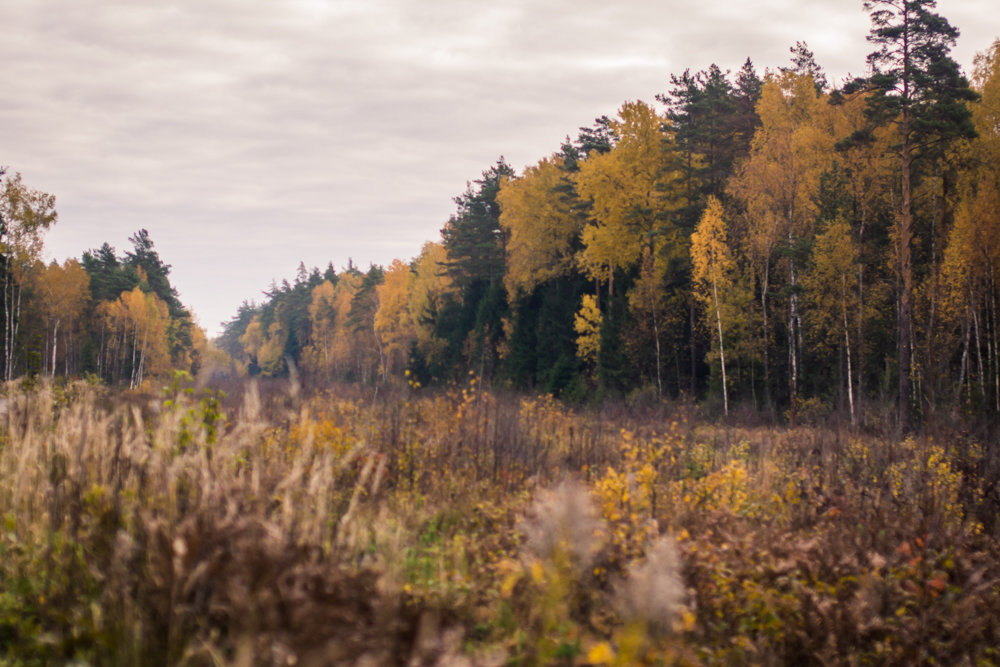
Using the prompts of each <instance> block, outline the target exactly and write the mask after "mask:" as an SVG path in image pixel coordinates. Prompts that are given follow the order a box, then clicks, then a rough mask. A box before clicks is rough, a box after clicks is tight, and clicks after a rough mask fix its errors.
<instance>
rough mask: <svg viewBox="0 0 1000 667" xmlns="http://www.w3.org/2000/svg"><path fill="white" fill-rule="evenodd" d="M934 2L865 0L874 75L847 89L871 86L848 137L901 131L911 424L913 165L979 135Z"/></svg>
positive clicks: (898, 235)
mask: <svg viewBox="0 0 1000 667" xmlns="http://www.w3.org/2000/svg"><path fill="white" fill-rule="evenodd" d="M935 4H936V3H935V2H934V0H867V1H866V2H865V3H864V7H865V9H866V10H867V11H869V12H870V16H871V22H872V28H871V32H870V34H869V36H868V41H870V42H871V43H873V44H875V45H876V47H877V49H876V50H875V51H873V52H872V53H871V54H869V56H868V64H869V67H870V68H871V73H870V75H869V76H868V77H867V78H866V79H861V80H857V81H855V82H852V84H850V85H849V86H847V87H845V92H846V93H853V92H857V91H859V90H864V91H870V92H871V93H872V95H870V97H869V98H868V107H867V115H868V118H869V120H870V125H869V126H868V127H867V128H865V129H864V130H862V131H859V132H857V133H855V134H854V135H853V136H852V137H851V138H850V142H848V143H851V142H856V141H863V140H870V139H871V137H872V134H873V130H874V128H875V127H877V126H881V125H892V126H893V127H894V128H895V130H896V134H897V137H898V145H897V149H898V152H899V158H900V200H899V209H898V214H897V215H896V224H895V230H894V231H895V239H894V240H895V243H896V269H897V271H898V275H899V288H898V296H897V300H898V306H899V307H898V317H899V322H898V327H897V352H898V357H897V361H898V382H897V387H898V397H897V400H898V419H899V423H900V426H901V427H902V428H904V429H908V428H909V427H910V424H911V421H912V416H911V408H912V405H913V402H914V400H915V396H914V393H913V373H914V368H913V366H914V359H913V356H912V355H913V346H914V335H913V302H914V266H913V244H914V222H913V220H914V211H913V189H914V185H915V184H914V179H915V176H916V175H917V171H916V167H917V166H918V164H919V162H920V160H921V159H923V158H925V157H926V156H928V155H931V154H933V152H934V151H935V150H938V151H939V149H940V145H941V144H943V143H947V142H949V141H951V140H954V139H958V138H971V137H974V136H975V134H976V131H975V127H974V126H973V124H972V113H971V111H970V110H969V109H968V107H967V106H966V104H965V103H966V102H969V101H972V100H975V99H976V97H977V96H976V94H975V92H973V91H972V89H971V88H970V87H969V82H968V81H967V80H966V78H965V77H964V76H963V75H962V73H961V71H960V70H959V67H958V64H957V63H956V62H955V61H954V60H953V59H952V58H951V56H950V55H949V53H950V50H951V47H952V46H954V44H955V39H956V38H957V37H958V30H956V29H955V28H953V27H952V26H951V24H950V23H948V20H947V19H945V18H944V17H942V16H941V15H939V14H935V13H934V12H933V11H932V10H933V9H934V7H935Z"/></svg>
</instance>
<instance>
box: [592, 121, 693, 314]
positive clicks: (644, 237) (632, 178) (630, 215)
mask: <svg viewBox="0 0 1000 667" xmlns="http://www.w3.org/2000/svg"><path fill="white" fill-rule="evenodd" d="M611 128H612V130H613V131H614V134H615V136H617V137H618V141H617V143H616V144H615V146H614V147H613V148H612V149H611V150H610V151H608V152H607V153H599V154H592V155H590V157H588V158H587V159H586V160H585V161H584V162H583V163H582V164H581V165H580V171H579V173H578V174H577V177H576V186H577V192H578V193H579V195H580V197H581V198H582V199H583V200H585V201H589V202H590V204H591V221H590V222H589V224H587V225H586V226H585V227H584V228H583V232H582V240H583V249H582V250H581V251H580V253H579V257H578V262H579V266H580V268H581V269H583V271H584V273H585V274H586V275H587V276H588V277H589V278H590V279H591V280H594V281H597V282H599V283H600V282H606V283H607V285H608V294H609V296H613V295H614V274H615V271H617V270H619V269H623V268H626V267H630V266H634V265H635V264H636V263H637V262H638V261H639V259H640V257H641V255H642V249H643V248H644V247H651V248H653V246H654V244H655V240H656V236H657V233H658V232H659V231H660V227H661V226H662V220H663V216H664V213H665V212H666V211H667V210H669V208H670V206H671V199H670V197H669V196H668V190H669V187H670V185H671V184H672V183H673V182H674V181H675V180H676V179H677V175H676V173H675V172H672V171H670V170H669V169H668V165H670V164H672V163H673V162H674V161H673V159H672V153H671V150H670V147H669V146H670V144H669V142H667V141H666V139H667V138H668V137H667V135H666V134H665V131H664V129H663V128H664V119H663V118H661V117H660V115H659V114H657V113H656V111H655V109H653V108H652V107H651V106H649V105H648V104H646V103H645V102H641V101H638V102H626V103H625V104H624V105H623V106H622V108H621V109H620V110H619V112H618V117H617V118H616V119H614V120H612V121H611ZM653 249H654V252H655V248H653Z"/></svg>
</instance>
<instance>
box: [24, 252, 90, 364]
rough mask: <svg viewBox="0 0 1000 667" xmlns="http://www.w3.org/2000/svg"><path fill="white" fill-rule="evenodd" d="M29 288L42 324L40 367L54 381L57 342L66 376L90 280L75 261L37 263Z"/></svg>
mask: <svg viewBox="0 0 1000 667" xmlns="http://www.w3.org/2000/svg"><path fill="white" fill-rule="evenodd" d="M31 284H32V287H33V289H34V290H35V292H36V293H37V294H38V295H39V296H40V297H41V298H40V299H37V303H38V310H39V311H40V315H41V318H42V321H43V322H44V323H45V338H46V344H45V346H44V349H43V354H42V367H43V368H45V369H47V370H48V373H49V375H50V376H51V377H55V374H56V366H57V362H58V359H59V352H60V349H59V340H60V337H61V339H62V341H63V347H62V355H63V360H64V373H65V374H66V375H69V373H70V361H71V359H72V353H73V345H74V343H75V342H76V341H77V340H78V339H79V337H80V334H81V332H80V330H79V329H80V325H81V323H82V315H83V312H84V309H85V308H86V306H87V302H88V300H89V299H90V277H89V276H88V275H87V272H86V271H85V270H84V268H83V267H82V266H80V263H79V262H78V261H76V260H75V259H68V260H66V261H65V262H64V263H63V264H62V265H61V266H60V265H59V264H57V263H56V262H52V263H51V264H48V265H46V264H44V263H43V262H37V263H36V264H35V266H34V268H33V269H32V272H31Z"/></svg>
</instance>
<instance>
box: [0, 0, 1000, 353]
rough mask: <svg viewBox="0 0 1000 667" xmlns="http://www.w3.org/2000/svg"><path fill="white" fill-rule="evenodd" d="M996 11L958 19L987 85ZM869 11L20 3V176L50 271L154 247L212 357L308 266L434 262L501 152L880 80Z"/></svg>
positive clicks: (970, 10) (2, 152)
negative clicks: (694, 93)
mask: <svg viewBox="0 0 1000 667" xmlns="http://www.w3.org/2000/svg"><path fill="white" fill-rule="evenodd" d="M995 3H996V0H939V2H938V11H939V12H940V13H941V14H943V15H944V16H945V17H946V18H948V20H949V21H950V22H951V24H952V25H954V26H955V27H957V28H958V29H959V30H960V31H961V36H960V37H959V39H958V43H957V45H956V47H955V49H954V50H953V52H952V55H953V56H954V57H955V59H956V60H957V61H958V62H959V64H961V65H962V66H963V68H965V69H966V71H969V70H970V69H971V66H972V61H973V57H974V55H975V54H976V53H977V52H982V51H985V50H986V49H987V48H988V47H989V45H990V44H991V43H992V42H993V40H994V39H996V38H997V37H998V36H1000V11H998V10H997V7H996V4H995ZM861 5H862V3H861V1H860V0H762V1H756V0H755V1H749V2H733V1H732V0H700V1H698V2H690V1H682V0H660V1H653V0H649V1H643V2H636V1H629V0H616V2H608V1H607V0H600V1H595V0H504V1H503V2H497V3H480V2H472V1H470V0H423V1H422V2H416V1H414V0H361V1H357V2H355V1H352V0H148V1H146V0H3V2H2V3H0V82H2V84H0V86H2V92H0V165H5V166H7V167H8V168H9V170H10V171H11V172H14V171H17V172H21V174H22V176H23V180H24V182H25V184H26V185H28V186H30V187H33V188H36V189H39V190H43V191H45V192H48V193H51V194H54V195H55V196H56V205H57V210H58V212H59V221H58V223H57V224H56V225H55V226H53V227H52V229H51V230H50V231H49V232H48V234H47V236H46V241H45V244H46V245H45V253H46V259H48V260H53V259H54V260H57V261H60V262H61V261H63V260H65V259H66V258H69V257H80V255H81V254H82V253H83V251H85V250H87V249H89V248H97V247H99V246H100V245H101V244H103V243H105V242H108V243H110V244H111V245H112V246H114V247H115V248H116V249H117V250H118V252H119V253H120V254H121V253H123V252H124V251H126V250H128V249H130V248H131V244H130V243H129V241H128V238H129V236H130V235H132V234H133V233H135V232H136V231H137V230H139V229H140V228H145V229H147V230H149V233H150V237H151V238H152V240H153V242H154V244H155V247H156V250H157V251H158V252H159V253H160V257H161V258H162V259H163V261H164V262H166V263H168V264H170V265H171V266H172V271H171V275H170V277H171V281H172V283H173V284H174V285H175V287H176V288H177V289H178V291H179V292H180V297H181V300H182V301H183V302H184V303H185V304H186V305H187V306H189V307H190V308H191V309H192V310H193V312H194V313H195V316H196V318H197V320H198V321H199V323H200V324H201V325H202V326H203V327H204V328H205V329H206V331H207V332H208V334H209V335H210V336H214V335H217V334H218V333H219V332H220V331H221V326H222V323H223V322H224V321H227V320H229V319H230V318H232V317H233V316H234V315H235V313H236V309H237V307H238V306H239V305H240V304H241V303H242V302H243V301H244V300H256V301H257V302H259V301H260V300H261V299H262V292H263V291H264V290H266V289H268V287H269V286H270V285H271V283H272V281H274V280H276V281H278V282H280V281H281V280H282V279H289V280H293V279H294V277H295V274H296V269H297V267H298V266H299V263H300V262H304V263H305V265H306V266H307V267H308V268H312V267H313V266H318V267H320V268H325V267H326V266H327V264H328V263H331V262H332V264H333V265H334V267H335V268H336V269H338V270H340V269H341V268H342V267H344V266H346V265H347V263H348V260H349V259H352V260H353V262H354V264H355V265H357V266H360V267H361V268H362V269H366V268H367V267H368V266H369V265H370V264H371V263H376V264H383V265H384V264H388V263H389V262H390V261H392V260H393V259H394V258H400V259H404V260H408V259H410V258H412V257H415V256H416V255H417V254H418V253H419V252H420V248H421V246H422V245H423V244H424V243H425V242H427V241H437V240H439V239H440V229H441V227H442V226H443V225H444V223H445V222H446V221H447V220H448V217H449V216H450V215H451V214H452V213H453V212H454V210H455V204H454V202H453V197H455V196H457V195H459V194H461V193H462V192H463V191H464V190H465V188H466V185H467V183H468V181H471V180H474V179H475V178H477V177H478V176H479V175H480V174H481V173H482V171H483V170H484V169H486V168H488V167H489V166H490V165H492V164H494V163H495V162H496V160H497V159H498V158H499V157H500V156H501V155H503V156H504V157H505V158H506V160H507V161H508V163H510V164H511V165H512V166H513V167H514V168H515V169H517V170H519V171H520V170H521V169H523V168H524V167H525V166H527V165H530V164H534V163H536V162H537V161H538V160H539V159H541V158H543V157H546V156H548V155H550V154H551V153H553V152H555V151H557V150H558V149H559V146H560V144H561V143H562V141H563V140H564V138H565V137H566V136H571V137H574V138H575V137H576V135H577V133H578V131H579V128H580V127H581V126H589V125H591V124H592V123H593V120H594V119H595V118H597V117H598V116H601V115H604V114H606V115H609V116H613V115H614V114H615V112H616V111H617V110H618V108H619V107H620V106H621V104H622V103H623V102H625V101H626V100H636V99H641V100H645V101H647V102H650V103H653V102H654V101H655V96H656V94H657V93H663V92H666V91H667V90H668V89H669V79H670V75H671V74H680V73H682V72H683V71H684V70H685V69H686V68H690V69H691V70H692V71H698V70H701V69H705V68H707V67H708V66H709V65H710V64H712V63H716V64H718V65H719V66H720V67H722V68H723V69H724V70H726V69H729V70H732V71H734V72H735V71H736V70H738V69H739V68H740V66H741V65H742V64H743V62H744V61H745V60H746V58H748V57H749V58H751V59H752V60H753V62H754V64H755V65H756V66H757V68H758V71H760V72H761V73H763V70H764V68H771V69H775V68H777V67H781V66H785V65H788V64H789V58H790V54H789V52H788V49H789V47H790V46H792V45H793V44H795V42H796V41H798V40H802V41H805V42H807V43H808V45H809V48H810V49H812V50H813V51H814V52H815V54H816V60H817V62H818V63H819V64H820V65H821V66H822V67H823V68H824V70H825V71H826V73H827V76H828V78H829V79H830V80H831V81H833V82H839V81H842V80H843V78H844V77H846V76H848V75H849V74H853V75H862V74H864V73H865V55H866V54H867V53H868V52H869V51H871V50H872V49H871V47H870V45H869V44H867V42H866V41H865V37H866V35H867V34H868V31H869V20H868V16H867V14H866V13H865V12H864V10H863V8H862V6H861Z"/></svg>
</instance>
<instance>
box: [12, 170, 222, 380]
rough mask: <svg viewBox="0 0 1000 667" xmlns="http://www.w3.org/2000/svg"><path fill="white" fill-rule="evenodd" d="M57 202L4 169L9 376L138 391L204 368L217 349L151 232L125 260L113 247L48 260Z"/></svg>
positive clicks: (136, 238)
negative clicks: (177, 372) (174, 372)
mask: <svg viewBox="0 0 1000 667" xmlns="http://www.w3.org/2000/svg"><path fill="white" fill-rule="evenodd" d="M57 220H58V214H57V212H56V210H55V197H54V196H53V195H51V194H48V193H45V192H42V191H40V190H36V189H34V188H31V187H29V186H28V185H26V184H25V183H24V181H23V179H22V177H21V174H20V173H14V174H8V173H7V172H6V170H4V169H0V275H2V281H3V292H2V295H0V309H2V312H3V320H2V322H0V330H2V334H3V335H2V355H0V376H2V377H3V379H4V380H7V381H10V380H13V379H15V378H17V377H21V376H29V377H37V376H42V375H44V376H49V377H56V376H63V377H80V376H85V375H89V376H91V377H94V378H98V379H100V380H101V381H103V382H107V383H110V384H127V385H128V386H129V387H132V388H138V387H141V386H143V384H144V383H145V382H146V381H147V380H148V379H150V378H153V377H158V376H163V375H166V374H167V373H168V372H169V371H170V370H171V369H184V370H187V371H189V372H195V373H196V372H197V371H198V368H199V366H200V364H201V363H202V358H203V356H204V355H205V354H206V353H207V351H208V347H207V342H206V339H205V335H204V332H203V331H202V330H201V329H200V328H199V327H198V326H197V325H196V324H195V323H194V321H193V318H192V316H191V313H190V311H188V309H187V308H185V307H184V306H183V304H181V302H180V299H179V298H178V295H177V290H176V289H174V287H173V286H172V285H171V284H170V279H169V274H170V265H169V264H165V263H164V262H163V261H162V260H161V259H160V256H159V253H158V252H157V251H156V250H155V248H154V246H153V241H152V239H151V238H150V236H149V232H148V231H146V230H145V229H141V230H139V231H138V232H136V233H135V234H133V235H132V236H131V237H130V238H129V241H130V242H131V243H132V249H131V250H130V251H126V252H125V253H124V254H123V255H118V254H117V252H116V251H115V249H114V248H112V247H111V246H110V245H109V244H107V243H105V244H104V245H102V246H101V247H100V248H98V249H94V250H89V251H87V252H84V253H83V256H82V257H81V258H80V259H67V260H66V261H65V262H63V263H61V264H60V263H58V262H51V263H48V264H47V263H45V262H44V261H42V259H41V257H42V250H43V247H44V234H45V231H46V230H47V229H49V228H50V227H51V226H52V225H53V224H55V223H56V222H57Z"/></svg>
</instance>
